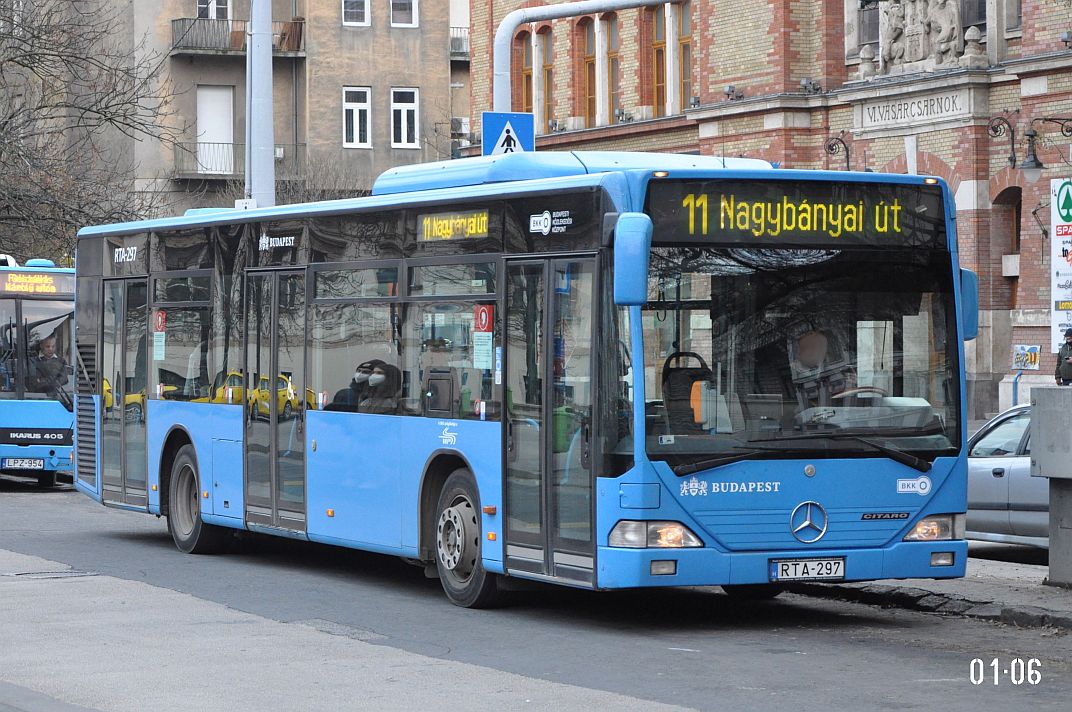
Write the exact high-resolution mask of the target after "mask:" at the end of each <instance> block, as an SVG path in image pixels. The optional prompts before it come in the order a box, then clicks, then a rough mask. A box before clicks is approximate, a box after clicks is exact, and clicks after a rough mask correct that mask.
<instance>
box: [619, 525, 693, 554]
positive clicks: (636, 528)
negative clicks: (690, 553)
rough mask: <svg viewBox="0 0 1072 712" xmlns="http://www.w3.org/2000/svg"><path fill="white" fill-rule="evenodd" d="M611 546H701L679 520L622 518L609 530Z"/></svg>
mask: <svg viewBox="0 0 1072 712" xmlns="http://www.w3.org/2000/svg"><path fill="white" fill-rule="evenodd" d="M608 543H609V544H610V545H611V546H617V547H624V548H627V549H648V548H651V549H681V548H685V547H693V546H703V542H702V541H700V538H699V537H698V536H696V535H695V534H693V533H692V531H691V530H690V529H689V528H688V527H686V526H685V525H684V524H682V523H681V522H638V521H632V520H628V519H623V520H622V521H620V522H618V523H617V524H615V525H614V529H612V530H611V532H610V540H609V542H608Z"/></svg>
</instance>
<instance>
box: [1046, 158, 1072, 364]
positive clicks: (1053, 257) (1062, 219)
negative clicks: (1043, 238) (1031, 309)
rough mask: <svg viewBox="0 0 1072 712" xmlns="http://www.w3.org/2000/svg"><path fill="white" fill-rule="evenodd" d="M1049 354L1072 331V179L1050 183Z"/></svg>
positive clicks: (1059, 179)
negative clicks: (1066, 331) (1065, 334)
mask: <svg viewBox="0 0 1072 712" xmlns="http://www.w3.org/2000/svg"><path fill="white" fill-rule="evenodd" d="M1050 235H1051V236H1052V237H1051V238H1050V250H1051V252H1050V299H1051V308H1052V311H1051V313H1050V314H1051V316H1050V351H1051V352H1052V353H1057V351H1058V350H1060V348H1061V344H1063V343H1064V342H1065V337H1064V333H1065V329H1068V328H1072V178H1056V179H1054V180H1051V181H1050Z"/></svg>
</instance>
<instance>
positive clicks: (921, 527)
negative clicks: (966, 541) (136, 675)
mask: <svg viewBox="0 0 1072 712" xmlns="http://www.w3.org/2000/svg"><path fill="white" fill-rule="evenodd" d="M963 538H964V515H963V514H932V515H931V516H929V517H924V518H923V519H920V520H919V521H918V522H916V525H915V526H914V527H912V531H910V532H908V534H906V535H905V538H904V541H949V540H951V539H963Z"/></svg>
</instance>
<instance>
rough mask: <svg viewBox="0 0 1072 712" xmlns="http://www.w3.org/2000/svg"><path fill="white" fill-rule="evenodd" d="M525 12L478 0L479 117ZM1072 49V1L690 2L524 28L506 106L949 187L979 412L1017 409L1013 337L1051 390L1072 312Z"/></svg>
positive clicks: (563, 120)
mask: <svg viewBox="0 0 1072 712" xmlns="http://www.w3.org/2000/svg"><path fill="white" fill-rule="evenodd" d="M529 5H531V3H528V2H524V1H523V0H473V2H472V8H471V11H472V19H471V22H472V37H473V48H472V51H473V60H472V82H473V89H472V116H473V117H474V118H473V121H474V129H477V128H478V127H477V126H476V124H477V123H478V119H479V116H480V112H481V111H484V110H487V109H489V108H491V94H492V81H491V68H492V64H491V61H492V58H491V54H492V46H491V38H492V37H493V36H494V32H495V29H496V28H497V27H498V25H499V22H500V21H501V20H502V18H503V17H504V16H505V15H506V14H507V13H509V12H510V11H512V10H515V9H517V8H519V7H525V6H529ZM1070 47H1072V7H1070V3H1068V2H1063V1H1056V0H1022V1H1021V0H881V2H876V1H875V0H863V1H861V0H734V1H733V2H723V1H721V0H683V1H681V2H675V3H667V4H665V5H656V6H652V7H644V8H639V9H631V10H622V11H619V12H616V13H605V14H596V15H587V16H583V17H572V18H567V19H562V20H555V21H552V22H540V23H534V24H531V25H525V26H523V27H520V28H518V30H517V32H516V33H515V35H514V37H513V47H512V53H511V54H512V56H511V72H512V97H511V102H512V106H511V109H512V110H515V111H532V112H534V113H535V115H536V128H537V132H538V133H539V134H540V135H539V136H538V138H537V149H538V150H566V149H571V148H575V147H584V148H587V149H619V150H623V149H624V150H655V151H672V152H692V153H702V154H708V155H728V156H749V157H755V158H764V159H767V160H769V161H771V162H773V163H775V164H777V165H779V166H782V167H785V168H805V169H808V168H811V169H829V170H844V169H847V168H850V167H851V168H852V169H853V170H875V171H890V172H895V173H906V172H907V173H921V174H923V173H925V174H933V175H938V176H941V177H942V178H944V179H946V180H947V181H948V182H949V184H950V186H951V187H952V189H953V191H954V192H955V194H956V209H957V218H958V240H959V249H960V259H961V263H962V265H964V266H966V267H969V268H971V269H974V270H976V271H977V272H978V273H979V275H980V279H981V294H982V304H981V308H982V327H983V328H982V333H981V335H980V338H979V339H977V340H976V341H974V342H971V343H969V344H968V345H967V361H968V363H967V367H968V372H969V405H970V410H971V415H970V417H973V418H977V417H982V416H983V415H985V414H987V413H990V412H994V411H997V410H998V409H999V408H1004V407H1007V406H1008V405H1010V404H1011V402H1012V392H1013V382H1014V379H1016V374H1017V373H1018V372H1019V370H1020V369H1019V367H1017V368H1013V363H1014V362H1013V358H1012V354H1013V352H1014V346H1021V345H1023V346H1027V347H1030V346H1032V345H1035V346H1040V347H1041V349H1040V351H1041V363H1040V364H1038V367H1039V370H1037V371H1031V370H1028V371H1025V372H1024V374H1023V375H1022V377H1021V378H1020V379H1019V381H1018V384H1017V385H1018V389H1019V399H1020V401H1021V402H1024V401H1025V398H1026V394H1027V392H1028V391H1029V389H1030V387H1031V385H1032V384H1049V383H1053V376H1052V374H1053V368H1054V358H1055V356H1054V354H1053V353H1052V349H1051V341H1052V335H1053V333H1056V331H1057V330H1058V327H1059V326H1060V325H1061V324H1065V323H1069V322H1072V311H1062V309H1065V308H1068V307H1069V306H1070V305H1072V299H1068V300H1066V299H1064V298H1056V297H1055V296H1054V293H1053V292H1052V290H1051V276H1052V274H1055V273H1056V272H1055V271H1054V270H1058V271H1059V270H1060V269H1061V265H1060V264H1051V262H1052V261H1053V258H1052V257H1051V255H1052V254H1057V255H1060V249H1056V251H1054V249H1053V248H1054V245H1053V244H1052V243H1051V240H1052V239H1054V238H1056V239H1062V236H1061V235H1056V236H1051V235H1050V234H1049V232H1050V202H1051V196H1050V190H1051V189H1050V179H1051V178H1064V177H1067V176H1069V175H1072V156H1070V153H1069V151H1070V148H1069V146H1070V144H1069V141H1070V140H1072V139H1069V137H1070V136H1072V122H1070V121H1068V120H1067V119H1068V118H1069V117H1072V51H1070ZM1031 132H1034V133H1033V134H1032V133H1031ZM1032 157H1033V158H1032ZM1033 161H1037V162H1038V164H1039V165H1041V166H1042V169H1041V170H1040V171H1039V170H1027V169H1028V168H1030V167H1031V166H1034V165H1035V163H1034V162H1033ZM1040 174H1041V178H1040ZM1069 193H1070V194H1072V184H1070V189H1069ZM1069 200H1070V201H1072V198H1069ZM1070 215H1072V208H1070ZM1060 231H1061V230H1060V229H1058V230H1057V232H1060ZM1070 234H1072V233H1070ZM1063 239H1064V240H1065V241H1066V242H1067V241H1068V240H1069V239H1070V238H1069V237H1068V236H1064V237H1063ZM1057 247H1058V248H1060V245H1058V246H1057ZM1060 259H1064V258H1060ZM1070 259H1072V258H1070ZM1065 274H1066V275H1067V274H1069V270H1066V271H1065ZM1066 281H1067V280H1066ZM1057 284H1059V282H1056V281H1055V282H1053V285H1057ZM1060 284H1064V283H1063V282H1060ZM1066 286H1067V285H1066ZM1054 289H1056V286H1054ZM1061 330H1062V331H1063V329H1061ZM1018 350H1019V349H1017V351H1018ZM1019 365H1022V363H1020V364H1019Z"/></svg>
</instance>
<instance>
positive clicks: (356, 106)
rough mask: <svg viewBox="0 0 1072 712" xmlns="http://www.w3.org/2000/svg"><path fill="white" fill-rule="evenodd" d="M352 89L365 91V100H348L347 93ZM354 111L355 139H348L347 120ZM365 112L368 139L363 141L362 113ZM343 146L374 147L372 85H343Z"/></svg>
mask: <svg viewBox="0 0 1072 712" xmlns="http://www.w3.org/2000/svg"><path fill="white" fill-rule="evenodd" d="M350 91H363V92H365V101H364V102H359V101H347V100H346V93H347V92H350ZM351 111H352V112H353V114H352V116H353V121H354V140H353V141H351V142H349V143H347V141H346V122H347V121H348V119H349V117H348V114H349V112H351ZM362 112H364V114H365V117H364V118H365V136H366V138H367V139H368V140H367V141H364V142H362V141H361V140H360V136H361V130H360V127H361V113H362ZM342 147H343V148H372V87H349V86H348V87H343V88H342Z"/></svg>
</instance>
